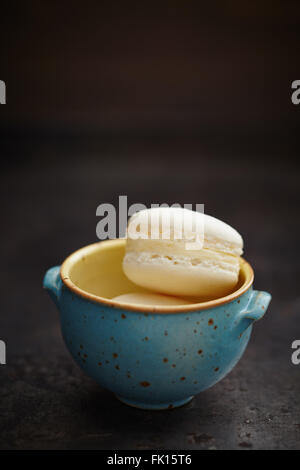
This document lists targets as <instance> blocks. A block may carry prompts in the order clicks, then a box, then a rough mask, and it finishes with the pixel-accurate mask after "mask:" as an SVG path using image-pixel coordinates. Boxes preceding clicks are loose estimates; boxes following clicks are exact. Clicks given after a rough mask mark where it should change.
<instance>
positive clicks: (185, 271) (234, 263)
mask: <svg viewBox="0 0 300 470" xmlns="http://www.w3.org/2000/svg"><path fill="white" fill-rule="evenodd" d="M242 253H243V239H242V237H241V235H240V234H239V233H238V232H237V231H236V230H235V229H234V228H232V227H231V226H230V225H228V224H226V223H224V222H222V221H221V220H219V219H216V218H214V217H211V216H209V215H206V214H202V213H199V212H195V211H191V210H188V209H183V208H177V207H176V208H174V207H173V208H172V207H168V208H165V207H163V208H155V209H146V210H142V211H140V212H137V213H136V214H134V215H133V216H132V217H131V218H130V220H129V222H128V229H127V243H126V253H125V256H124V259H123V270H124V272H125V274H126V276H127V277H128V278H129V279H130V280H131V281H132V282H134V283H135V284H137V285H139V286H142V287H145V288H147V289H149V290H151V291H153V292H158V293H162V294H167V295H175V296H194V297H199V298H204V299H210V298H217V297H221V296H224V295H226V294H228V293H230V292H231V291H233V289H234V288H235V286H236V284H237V282H238V277H239V270H240V255H241V254H242Z"/></svg>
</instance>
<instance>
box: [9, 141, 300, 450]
mask: <svg viewBox="0 0 300 470" xmlns="http://www.w3.org/2000/svg"><path fill="white" fill-rule="evenodd" d="M14 145H17V144H16V143H14ZM10 147H11V142H9V144H8V146H7V149H8V148H10ZM257 147H258V148H259V145H258V146H257ZM247 148H248V149H249V145H248V147H247ZM7 149H6V151H5V152H4V156H6V167H5V168H4V169H3V171H2V173H1V181H0V183H1V184H0V192H1V200H3V201H5V204H4V207H3V208H2V221H3V222H4V223H2V227H1V232H2V233H1V237H2V247H3V251H2V266H1V287H2V288H1V292H2V293H1V315H0V338H1V339H2V340H4V341H5V342H6V345H7V364H6V365H2V366H0V448H1V449H75V448H76V449H148V448H150V449H166V448H168V449H207V448H211V449H212V448H217V449H299V448H300V400H299V397H300V366H295V365H292V363H291V352H292V350H291V343H292V341H293V340H295V339H300V326H299V308H300V298H299V250H298V249H297V247H298V240H299V217H298V213H299V199H300V198H299V170H298V167H297V165H296V163H295V161H294V160H293V159H292V158H291V157H287V155H286V153H285V150H284V148H282V149H281V150H280V149H277V148H276V146H274V148H273V150H272V149H269V150H268V152H266V151H264V152H263V151H261V152H260V151H257V149H255V150H253V152H250V151H249V150H247V151H245V148H243V147H242V146H241V147H240V148H239V149H235V150H233V151H232V152H231V153H230V152H229V151H228V150H227V151H226V152H225V151H223V149H222V150H220V148H217V147H216V148H214V149H213V150H212V147H211V146H208V147H205V146H204V145H203V144H201V143H199V142H196V141H194V142H192V143H191V142H190V141H189V140H188V139H187V140H186V141H178V142H172V143H170V142H168V141H166V142H164V141H159V142H156V144H154V143H153V141H147V140H146V141H143V140H139V141H138V143H133V142H128V141H120V142H119V143H118V144H115V143H114V144H113V145H112V144H107V142H106V144H105V143H95V144H93V143H92V142H90V141H88V142H87V141H84V142H81V143H78V142H75V144H72V143H70V142H68V143H67V144H66V143H63V142H57V143H53V142H52V143H51V142H49V140H47V139H45V141H43V140H42V141H34V143H32V142H27V143H26V142H25V143H24V142H23V143H22V145H21V144H20V149H19V153H18V157H19V160H18V162H16V161H14V159H13V158H12V156H11V154H10V153H9V152H8V150H7ZM15 154H16V149H15ZM122 194H126V195H128V200H129V203H130V204H132V203H134V202H144V203H146V204H149V203H151V202H159V203H162V202H168V203H173V202H180V203H187V202H190V203H205V210H206V212H207V213H210V214H212V215H215V216H216V217H219V218H221V219H223V220H225V221H227V222H229V223H230V224H232V225H233V226H234V227H236V228H237V229H238V230H239V231H240V232H241V233H242V234H243V236H244V240H245V257H246V259H248V260H249V261H250V262H251V264H252V265H253V267H254V269H255V275H256V278H255V287H256V288H257V289H262V290H267V291H269V292H271V293H272V295H273V300H272V302H271V304H270V307H269V310H268V313H267V315H266V316H265V318H264V319H263V320H261V321H260V322H258V323H257V324H256V325H255V327H254V330H253V335H252V338H251V340H250V343H249V346H248V348H247V350H246V352H245V355H244V356H243V358H242V359H241V361H240V363H239V364H238V365H237V366H236V368H235V369H234V371H233V372H232V373H231V374H230V375H229V376H228V377H227V378H225V379H224V380H223V381H221V382H220V383H219V384H217V385H216V386H214V387H213V388H211V389H210V390H207V391H205V392H204V393H202V394H200V395H198V396H197V397H196V398H195V399H194V400H193V401H192V402H191V403H190V404H188V405H187V406H185V407H182V408H180V409H176V410H171V411H166V412H146V411H141V410H137V409H133V408H129V407H127V406H125V405H123V404H122V403H120V402H118V401H117V400H116V399H115V398H114V397H113V396H112V394H111V393H110V392H108V391H106V390H103V389H102V388H101V387H100V386H98V385H97V384H95V383H94V382H93V381H92V380H90V379H89V378H88V377H85V376H84V375H83V374H82V373H81V371H80V370H79V369H78V368H77V366H75V364H73V362H72V359H71V357H70V356H69V354H68V352H67V351H66V349H65V347H64V344H63V342H62V339H61V336H60V330H59V319H58V313H57V311H56V309H55V307H54V305H53V304H52V302H51V300H50V299H49V298H48V296H47V294H46V292H44V291H43V290H42V287H41V284H42V278H43V275H44V273H45V271H46V270H47V269H48V268H49V267H50V266H53V265H56V264H60V263H61V262H62V261H63V259H64V258H65V257H66V256H67V255H68V254H69V253H71V252H72V251H74V250H75V249H77V248H79V247H81V246H83V245H85V244H88V243H91V242H94V241H96V234H95V228H96V223H97V218H96V215H95V213H96V207H97V206H98V205H99V204H100V203H102V202H112V203H116V201H117V197H118V195H122Z"/></svg>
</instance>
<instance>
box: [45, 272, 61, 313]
mask: <svg viewBox="0 0 300 470" xmlns="http://www.w3.org/2000/svg"><path fill="white" fill-rule="evenodd" d="M61 286H62V282H61V278H60V266H54V267H53V268H50V269H48V271H47V272H46V274H45V276H44V280H43V287H44V289H46V290H47V291H48V293H49V295H50V297H51V299H52V300H53V302H54V303H55V305H57V306H58V305H59V299H60V292H61Z"/></svg>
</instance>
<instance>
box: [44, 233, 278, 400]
mask: <svg viewBox="0 0 300 470" xmlns="http://www.w3.org/2000/svg"><path fill="white" fill-rule="evenodd" d="M124 250H125V241H124V240H111V241H105V242H100V243H95V244H93V245H89V246H86V247H84V248H81V249H80V250H78V251H76V252H75V253H73V254H72V255H71V256H69V257H68V258H67V259H66V260H65V261H64V263H63V264H62V266H61V267H60V266H56V267H54V268H51V269H49V270H48V271H47V273H46V275H45V277H44V287H45V288H46V289H47V290H48V291H49V294H50V296H51V298H52V299H53V300H54V302H55V304H56V305H57V307H58V309H59V311H60V321H61V329H62V334H63V338H64V341H65V343H66V346H67V348H68V349H69V351H70V353H71V355H72V356H73V358H74V360H75V361H76V362H77V364H78V365H79V366H80V367H81V368H82V369H83V370H84V371H85V372H86V374H88V375H89V376H90V377H92V378H94V379H95V380H96V381H97V382H98V383H99V384H100V385H101V386H102V387H105V388H107V389H108V390H111V391H112V392H113V393H115V394H116V396H117V397H118V398H119V399H120V400H121V401H123V402H124V403H126V404H128V405H131V406H136V407H139V408H144V409H168V408H169V409H170V408H174V407H177V406H181V405H183V404H185V403H188V402H189V401H190V400H191V399H192V398H193V396H194V395H195V394H197V393H199V392H201V391H203V390H206V389H207V388H209V387H211V386H212V385H214V384H215V383H217V382H219V381H220V380H221V379H222V378H223V377H225V376H226V375H227V374H228V373H229V372H230V371H231V370H232V368H233V367H234V366H235V365H236V364H237V362H238V361H239V359H240V358H241V356H242V354H243V352H244V350H245V348H246V346H247V344H248V341H249V338H250V334H251V330H252V324H253V322H255V321H256V320H259V319H260V318H261V317H262V316H263V315H264V313H265V312H266V310H267V307H268V304H269V302H270V300H271V295H270V294H268V293H267V292H259V291H254V290H253V289H252V283H253V277H254V276H253V271H252V268H251V266H250V265H249V264H248V263H247V262H246V261H245V260H242V261H241V272H240V279H239V284H238V286H237V288H236V290H235V291H234V292H233V293H231V294H230V295H228V296H226V297H223V298H219V299H216V300H212V301H206V302H202V303H198V304H191V305H184V306H173V307H166V306H164V307H154V308H153V307H151V308H147V307H146V306H141V305H130V306H129V305H126V304H122V303H119V302H115V301H113V300H111V298H112V297H114V296H116V295H120V294H124V293H127V292H133V291H137V290H138V291H144V290H143V289H141V288H137V286H135V285H133V284H132V283H131V282H130V281H129V280H128V279H127V278H126V277H125V275H124V274H123V271H122V267H121V262H122V258H123V255H124Z"/></svg>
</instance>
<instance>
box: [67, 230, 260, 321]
mask: <svg viewBox="0 0 300 470" xmlns="http://www.w3.org/2000/svg"><path fill="white" fill-rule="evenodd" d="M112 244H113V245H124V244H125V240H124V239H116V240H105V241H102V242H97V243H93V244H91V245H87V246H84V247H82V248H80V249H79V250H77V251H74V252H73V253H72V254H71V255H70V256H68V257H67V258H66V259H65V261H64V262H63V264H62V265H61V268H60V276H61V280H62V282H63V283H64V284H65V285H66V286H67V287H68V288H69V289H70V290H71V291H72V292H74V293H75V294H76V295H78V296H79V297H82V298H84V299H87V300H89V301H91V302H94V303H97V304H100V305H103V306H104V305H105V306H107V307H113V308H117V309H120V310H127V311H130V312H136V313H181V312H185V313H187V312H195V311H199V310H207V309H209V308H214V307H218V306H219V305H224V304H228V303H229V302H232V301H233V300H235V299H237V298H238V297H240V296H241V295H242V294H244V293H245V292H246V291H247V290H248V289H249V287H251V285H252V284H253V280H254V273H253V269H252V267H251V265H250V264H249V263H248V262H247V261H246V260H245V259H243V258H241V263H242V264H243V267H244V272H245V274H246V277H245V281H244V283H243V285H242V286H240V287H239V289H237V290H236V291H234V292H232V293H231V294H229V295H226V296H225V297H219V298H218V299H214V300H209V301H206V302H200V303H195V304H190V305H175V306H157V307H156V306H152V305H151V306H147V305H138V304H126V303H123V302H117V301H116V300H111V299H107V298H105V297H100V296H97V295H94V294H90V293H89V292H87V291H85V290H83V289H80V288H79V287H78V286H76V284H74V283H73V282H72V281H71V279H70V277H69V272H70V268H71V267H72V266H73V264H74V262H76V261H78V260H79V259H80V258H82V257H83V256H86V255H90V254H91V253H93V252H95V251H98V250H99V248H100V249H101V248H104V247H108V245H112Z"/></svg>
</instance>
